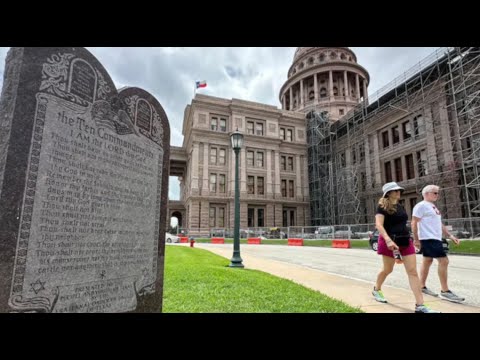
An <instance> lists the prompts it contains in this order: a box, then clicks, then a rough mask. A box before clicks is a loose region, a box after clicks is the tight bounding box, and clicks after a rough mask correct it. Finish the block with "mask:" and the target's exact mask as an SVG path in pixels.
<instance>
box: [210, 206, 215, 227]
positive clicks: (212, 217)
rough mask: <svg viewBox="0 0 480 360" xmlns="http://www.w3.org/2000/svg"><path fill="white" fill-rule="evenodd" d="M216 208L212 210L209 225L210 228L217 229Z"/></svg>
mask: <svg viewBox="0 0 480 360" xmlns="http://www.w3.org/2000/svg"><path fill="white" fill-rule="evenodd" d="M215 210H216V209H215V208H214V207H211V208H210V214H209V225H210V227H215Z"/></svg>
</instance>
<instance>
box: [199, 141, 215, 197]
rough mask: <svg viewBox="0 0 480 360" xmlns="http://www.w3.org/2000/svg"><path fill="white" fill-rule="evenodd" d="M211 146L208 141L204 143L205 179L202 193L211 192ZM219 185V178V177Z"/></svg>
mask: <svg viewBox="0 0 480 360" xmlns="http://www.w3.org/2000/svg"><path fill="white" fill-rule="evenodd" d="M209 152H210V151H209V148H208V144H207V143H203V181H202V195H207V196H208V194H209V192H210V187H209V182H210V176H209V174H208V156H209ZM217 159H218V149H217ZM217 186H218V179H217Z"/></svg>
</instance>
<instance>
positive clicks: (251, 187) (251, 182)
mask: <svg viewBox="0 0 480 360" xmlns="http://www.w3.org/2000/svg"><path fill="white" fill-rule="evenodd" d="M247 190H248V193H249V194H255V176H249V177H248V180H247Z"/></svg>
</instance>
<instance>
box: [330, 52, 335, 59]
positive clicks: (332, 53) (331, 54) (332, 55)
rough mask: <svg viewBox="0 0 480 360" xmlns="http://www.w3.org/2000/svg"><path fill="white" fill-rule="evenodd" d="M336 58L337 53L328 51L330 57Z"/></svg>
mask: <svg viewBox="0 0 480 360" xmlns="http://www.w3.org/2000/svg"><path fill="white" fill-rule="evenodd" d="M336 58H337V54H336V53H334V52H333V51H332V52H331V53H330V59H336Z"/></svg>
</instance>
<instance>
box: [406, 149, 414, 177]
mask: <svg viewBox="0 0 480 360" xmlns="http://www.w3.org/2000/svg"><path fill="white" fill-rule="evenodd" d="M405 162H406V163H407V179H413V178H414V177H415V169H414V166H413V155H412V154H409V155H407V156H405Z"/></svg>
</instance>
